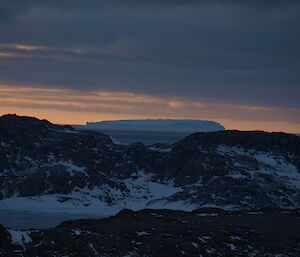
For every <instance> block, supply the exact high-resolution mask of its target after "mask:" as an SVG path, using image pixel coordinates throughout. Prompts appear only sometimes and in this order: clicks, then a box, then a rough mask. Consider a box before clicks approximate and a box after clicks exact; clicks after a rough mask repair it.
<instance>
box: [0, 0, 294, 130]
mask: <svg viewBox="0 0 300 257" xmlns="http://www.w3.org/2000/svg"><path fill="white" fill-rule="evenodd" d="M299 24H300V3H299V1H294V0H290V1H279V0H278V1H277V0H270V1H237V0H225V1H220V0H214V1H206V0H205V1H183V0H176V1H174V0H172V1H171V0H165V1H156V0H152V1H150V0H149V1H148V0H144V1H137V0H130V1H120V0H114V1H104V0H102V1H92V0H88V1H77V0H75V1H74V0H73V1H70V0H62V1H59V3H58V2H57V1H37V0H33V1H17V0H10V1H1V3H0V35H1V37H0V84H2V85H6V88H7V87H11V88H13V87H15V88H16V87H18V88H20V87H30V88H36V89H37V88H41V89H42V88H44V89H47V90H48V89H51V88H53V89H55V90H57V89H62V90H71V91H70V92H79V93H78V95H80V94H81V95H82V96H90V94H91V93H90V92H110V93H111V94H114V93H116V94H120V92H121V93H125V94H133V97H129V98H135V97H138V96H144V97H148V98H150V99H161V101H165V102H170V101H171V102H172V101H173V102H174V103H175V104H174V106H176V103H177V105H178V106H179V107H178V106H177V111H176V113H177V114H178V115H181V116H184V115H189V114H190V115H189V116H190V117H191V116H192V117H194V116H195V115H194V113H196V112H197V111H196V109H195V110H194V109H193V108H194V107H193V108H192V107H189V108H187V105H186V104H185V105H182V104H178V101H179V102H180V101H181V102H182V101H183V102H186V103H188V102H190V103H200V104H203V103H204V104H205V106H206V107H203V106H202V109H201V110H204V109H205V108H207V110H206V112H205V115H202V116H205V117H207V118H211V119H213V118H214V117H215V118H216V117H217V116H218V112H217V110H218V108H219V106H222V108H219V109H220V112H219V116H223V118H224V119H226V118H228V119H233V118H234V119H235V120H238V119H240V120H245V119H247V120H248V121H250V120H253V119H255V117H257V118H256V119H257V120H258V121H262V120H264V119H266V117H267V119H274V122H275V121H276V122H277V121H278V122H289V123H291V124H295V123H297V124H299V123H300V121H299V118H298V117H299V116H298V117H297V115H298V113H299V109H300V101H299V95H300V86H299V85H300V51H299V45H300V33H299ZM23 93H24V92H23ZM72 95H73V93H72ZM23 97H24V95H23ZM11 99H12V98H11ZM170 99H171V100H170ZM172 99H173V100H172ZM174 99H175V100H174ZM178 99H180V100H178ZM31 100H32V99H29V100H28V101H29V103H27V104H30V101H31ZM102 100H103V99H101V100H99V99H98V100H97V99H96V100H95V101H96V102H97V101H100V103H101V104H102ZM22 101H23V102H22ZM22 101H21V100H20V102H19V104H21V105H22V104H24V99H23V100H22ZM60 101H61V100H60V99H59V100H58V101H57V102H60ZM81 101H82V100H81ZM4 103H5V104H6V107H8V106H10V104H11V103H8V102H3V101H2V103H1V106H2V109H3V108H4ZM15 104H17V103H16V102H15ZM34 104H37V103H36V101H34V103H33V102H32V106H31V107H32V108H38V106H37V105H36V107H34V106H33V105H34ZM43 104H45V103H43ZM81 104H82V102H81ZM105 104H107V103H105ZM126 104H127V109H126V105H122V108H123V110H129V109H130V108H131V107H130V106H131V105H130V103H126ZM135 104H136V103H135ZM152 104H153V103H152ZM51 106H52V108H53V104H51ZM59 106H60V105H59V104H58V103H57V108H58V107H59ZM67 106H69V107H68V108H75V107H74V106H72V104H70V103H67ZM224 106H227V107H228V106H235V107H236V106H239V107H240V108H239V111H238V115H236V114H235V111H234V110H233V109H230V108H229V107H228V111H224V109H223V108H224ZM77 107H78V106H77ZM77 107H76V108H77ZM102 107H103V106H102ZM147 107H148V109H151V108H153V106H152V107H150V106H147ZM169 107H170V108H171V106H169ZM169 107H168V108H169ZM245 107H250V108H252V110H251V111H249V109H247V108H245ZM87 108H92V109H93V110H89V111H91V112H94V111H95V110H96V109H97V108H96V107H95V106H93V107H91V106H90V105H89V107H87ZM103 108H104V107H103ZM161 108H162V109H161V110H164V111H165V113H164V114H163V115H164V116H172V115H173V113H172V112H171V111H170V112H169V109H168V108H165V107H163V106H161ZM203 108H204V109H203ZM253 108H259V113H264V114H263V115H262V114H260V115H257V113H256V114H255V115H254V114H253V113H255V110H254V109H253ZM83 109H84V108H83ZM104 109H105V108H104ZM154 109H155V108H154ZM171 109H172V108H171ZM74 110H75V109H74ZM97 110H98V109H97ZM187 110H189V112H188V113H187ZM225 110H227V109H226V108H225ZM274 110H276V111H277V112H278V114H276V112H275V111H274ZM107 111H109V108H108V109H107ZM143 111H144V115H145V116H147V115H158V114H161V111H160V112H157V113H155V112H153V113H151V114H150V113H148V112H147V110H143ZM134 112H136V113H138V112H139V110H138V109H136V110H135V111H133V113H134ZM256 112H258V109H256ZM133 113H131V112H129V111H128V115H133ZM270 114H272V115H271V116H270ZM138 115H140V114H138ZM174 115H175V114H174ZM224 115H225V116H224ZM198 116H201V115H198ZM202 116H201V117H199V118H202ZM217 118H219V117H217Z"/></svg>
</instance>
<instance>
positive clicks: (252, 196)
mask: <svg viewBox="0 0 300 257" xmlns="http://www.w3.org/2000/svg"><path fill="white" fill-rule="evenodd" d="M299 170H300V137H298V136H295V135H290V134H284V133H266V132H261V131H252V132H241V131H218V132H209V133H195V134H192V135H190V136H188V137H186V138H185V139H183V140H181V141H179V142H177V143H175V144H173V145H163V144H156V145H152V146H145V145H143V144H139V143H136V144H131V145H118V144H115V143H114V142H113V141H112V139H111V138H110V137H108V136H106V135H104V134H101V133H97V132H92V131H77V130H74V129H73V128H72V127H70V126H58V125H54V124H51V123H50V122H48V121H45V120H38V119H35V118H29V117H19V116H16V115H6V116H3V117H1V118H0V199H3V200H2V201H0V207H1V208H21V209H23V208H29V209H30V208H50V209H51V210H52V209H54V208H56V209H57V210H58V211H59V209H62V208H64V209H68V208H70V209H72V208H74V209H76V211H81V210H83V209H89V208H90V209H91V210H94V211H96V212H102V214H103V215H105V214H115V213H117V212H118V211H119V210H120V209H123V208H130V209H135V210H138V209H143V208H170V209H181V210H193V209H195V208H199V207H207V206H217V207H221V208H224V209H258V208H299V207H300V173H299ZM21 197H23V198H21ZM74 209H72V211H74Z"/></svg>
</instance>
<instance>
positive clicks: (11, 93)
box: [0, 85, 300, 133]
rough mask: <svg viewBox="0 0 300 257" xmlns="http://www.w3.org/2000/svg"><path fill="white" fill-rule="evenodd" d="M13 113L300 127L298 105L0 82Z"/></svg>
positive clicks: (3, 101)
mask: <svg viewBox="0 0 300 257" xmlns="http://www.w3.org/2000/svg"><path fill="white" fill-rule="evenodd" d="M8 113H16V114H17V115H21V116H31V117H37V118H39V119H47V120H49V121H50V122H52V123H56V124H74V125H75V124H86V122H97V121H103V120H121V119H149V118H151V119H166V118H170V119H199V120H212V121H216V122H219V123H221V124H222V125H223V126H225V128H226V129H238V130H265V131H284V132H288V133H299V132H300V121H299V122H298V120H297V117H300V110H298V109H287V110H285V109H280V108H274V107H268V106H251V105H241V104H224V103H223V104H222V103H217V104H216V103H209V102H199V101H193V100H190V99H184V98H179V97H159V96H151V95H145V94H137V93H131V92H105V91H90V92H87V91H85V92H82V91H75V90H71V89H59V88H51V89H48V88H34V87H25V86H22V87H18V86H9V85H7V86H4V85H2V86H1V85H0V115H4V114H8ZM286 113H289V115H290V119H288V117H287V115H286ZM291 114H292V115H291ZM272 115H278V117H277V120H276V119H271V117H272ZM274 117H275V116H274ZM295 117H296V118H295Z"/></svg>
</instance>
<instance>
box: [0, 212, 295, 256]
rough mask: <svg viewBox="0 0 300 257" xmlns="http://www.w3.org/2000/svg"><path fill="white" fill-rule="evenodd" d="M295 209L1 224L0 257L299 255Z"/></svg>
mask: <svg viewBox="0 0 300 257" xmlns="http://www.w3.org/2000/svg"><path fill="white" fill-rule="evenodd" d="M299 218H300V213H299V211H297V210H292V211H291V210H276V211H275V210H264V211H235V212H226V211H222V210H218V209H206V210H203V209H198V210H195V211H193V212H183V211H170V210H150V209H148V210H142V211H139V212H133V211H130V210H123V211H122V212H120V213H119V214H118V215H116V216H114V217H110V218H106V219H98V220H96V219H95V220H76V221H68V222H64V223H62V224H61V225H59V226H57V227H56V228H52V229H46V230H35V231H13V230H7V229H5V228H4V227H1V226H0V256H4V257H32V256H41V257H63V256H72V257H94V256H95V257H99V256H101V257H102V256H103V257H104V256H105V257H135V256H136V257H137V256H139V257H142V256H143V257H165V256H172V257H179V256H182V257H184V256H185V257H195V256H202V257H204V256H205V257H218V256H224V257H228V256H235V257H236V256H243V257H246V256H249V257H252V256H269V257H271V256H274V257H275V256H276V257H278V256H282V257H283V256H289V257H296V256H300V244H299V242H300V235H299V229H300V223H299Z"/></svg>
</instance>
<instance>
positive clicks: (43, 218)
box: [0, 210, 104, 230]
mask: <svg viewBox="0 0 300 257" xmlns="http://www.w3.org/2000/svg"><path fill="white" fill-rule="evenodd" d="M89 218H91V219H99V218H104V216H100V215H95V214H82V213H81V214H75V213H74V214H70V213H59V212H57V213H56V212H54V213H52V212H51V213H47V212H31V211H20V210H0V224H2V225H3V226H5V227H9V228H12V229H16V230H19V229H43V228H50V227H54V226H57V225H59V224H60V223H61V222H63V221H66V220H74V219H89Z"/></svg>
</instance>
